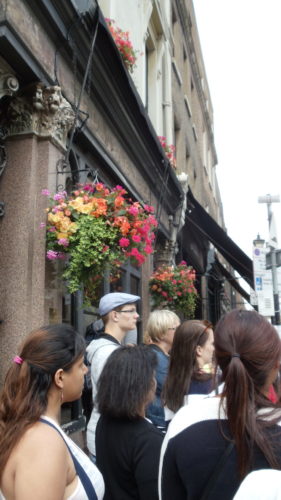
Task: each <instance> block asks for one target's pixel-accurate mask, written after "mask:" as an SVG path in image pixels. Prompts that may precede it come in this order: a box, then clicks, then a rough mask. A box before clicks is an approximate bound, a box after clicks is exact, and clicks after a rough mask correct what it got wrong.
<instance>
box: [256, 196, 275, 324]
mask: <svg viewBox="0 0 281 500" xmlns="http://www.w3.org/2000/svg"><path fill="white" fill-rule="evenodd" d="M258 202H259V203H266V204H267V214H268V226H269V236H270V240H269V247H270V257H271V272H272V285H273V298H274V311H275V324H276V325H280V305H279V293H278V279H277V266H276V250H277V248H278V243H277V234H276V229H275V224H274V216H273V213H272V210H271V204H272V203H280V196H279V195H274V196H272V195H270V194H267V195H265V196H259V197H258Z"/></svg>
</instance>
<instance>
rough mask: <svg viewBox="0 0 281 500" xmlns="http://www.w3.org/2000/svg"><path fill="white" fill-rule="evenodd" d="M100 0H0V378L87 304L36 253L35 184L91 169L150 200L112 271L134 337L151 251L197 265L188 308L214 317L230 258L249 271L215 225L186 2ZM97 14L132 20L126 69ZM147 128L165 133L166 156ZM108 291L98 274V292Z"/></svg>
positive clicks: (40, 243)
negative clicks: (130, 260)
mask: <svg viewBox="0 0 281 500" xmlns="http://www.w3.org/2000/svg"><path fill="white" fill-rule="evenodd" d="M99 6H100V8H99V7H98V5H97V4H96V2H95V1H94V0H85V1H78V0H60V1H56V0H47V1H44V2H43V1H41V0H0V41H1V43H0V233H1V239H0V241H1V253H0V276H1V284H0V287H1V290H0V296H1V312H0V320H1V324H0V352H1V358H2V360H3V362H2V366H1V382H3V378H4V374H5V372H6V370H7V368H8V366H9V363H10V360H11V359H12V357H13V355H14V354H15V353H16V352H17V346H18V345H19V342H20V341H21V339H22V338H23V337H24V336H25V334H26V333H27V332H29V331H30V330H31V329H32V328H35V327H38V326H40V325H42V324H47V323H50V322H61V321H65V322H70V323H72V324H73V325H74V326H75V327H76V328H78V329H79V330H80V331H81V332H84V331H85V328H86V326H87V324H89V323H90V322H91V321H93V319H94V318H95V317H96V316H95V312H96V306H97V304H93V307H92V308H89V309H85V308H84V309H83V307H82V294H81V293H80V292H78V293H76V294H75V295H71V296H70V295H69V293H68V292H67V290H66V288H65V285H64V283H63V282H62V281H61V279H60V273H59V267H58V266H59V264H56V265H53V264H52V263H46V260H45V233H44V229H43V230H42V228H40V223H41V222H42V221H44V209H45V208H46V199H45V198H44V197H43V196H41V191H42V190H43V189H49V190H50V191H52V192H54V191H55V190H57V189H58V188H61V187H62V188H65V187H66V188H69V186H72V185H75V183H79V182H80V183H82V182H85V181H87V180H90V181H91V180H95V179H99V180H100V181H102V182H104V183H105V184H106V185H108V186H109V187H114V186H115V185H117V184H121V185H122V186H123V187H124V188H125V189H126V190H127V191H128V193H129V195H130V196H131V197H132V198H133V199H134V200H136V201H143V202H145V203H148V204H150V205H153V206H154V207H155V211H156V216H157V219H158V222H159V228H158V231H157V238H156V244H155V253H154V255H153V256H151V257H150V258H149V259H148V260H147V261H146V263H145V264H144V265H143V266H142V267H141V268H135V267H134V266H131V265H130V264H128V265H126V266H124V268H123V269H122V280H121V282H120V283H119V286H120V289H122V290H123V291H127V292H132V293H137V294H140V295H141V296H142V306H141V308H142V309H141V311H140V312H141V318H142V319H141V322H140V324H139V338H141V336H142V332H143V330H144V328H145V323H146V319H147V317H148V314H149V311H150V303H149V294H148V279H149V276H150V275H151V273H152V271H153V269H154V268H155V266H157V265H158V264H160V263H167V264H173V263H177V262H179V261H180V260H182V259H184V260H186V262H187V263H188V264H190V265H192V266H193V267H194V268H195V269H196V272H197V283H196V285H197V288H198V290H199V296H200V300H199V301H198V307H197V311H196V315H197V317H205V318H209V319H211V320H212V321H216V320H217V319H218V317H219V316H220V314H221V313H222V312H223V311H224V310H227V309H230V308H232V307H235V305H237V303H239V302H241V299H240V292H241V293H242V294H243V290H239V288H238V289H237V280H236V279H235V276H234V272H233V268H234V269H236V270H237V271H238V272H240V273H241V272H244V271H243V269H244V268H245V269H246V270H245V272H244V275H245V274H247V272H246V271H247V270H248V274H247V276H248V280H249V282H250V281H251V272H250V271H249V269H248V268H249V265H250V264H251V263H250V262H248V261H247V259H244V258H245V256H244V255H242V253H241V251H239V249H238V247H237V248H236V246H235V249H233V245H232V242H231V240H230V239H229V238H228V237H227V236H226V233H225V226H224V220H223V211H222V204H221V199H220V193H219V188H218V183H217V179H216V170H215V169H216V163H217V158H216V151H215V145H214V135H213V111H212V105H211V97H210V92H209V89H208V83H207V76H206V74H205V69H204V62H203V56H202V54H201V49H200V42H199V37H198V32H197V27H196V19H195V15H194V10H193V5H192V1H191V0H190V1H189V0H186V1H184V0H143V1H139V2H135V1H134V0H128V1H127V2H126V8H124V9H123V8H120V4H119V5H118V6H117V2H116V1H113V0H112V1H110V0H101V1H100V2H99ZM105 18H110V19H114V21H115V22H116V25H117V26H120V28H122V30H125V31H129V32H130V37H131V40H132V43H133V46H134V48H135V49H136V50H137V54H138V58H137V64H136V67H135V68H134V71H133V73H132V74H130V73H129V72H128V70H127V68H126V66H125V65H124V63H123V61H122V58H121V56H120V53H119V51H118V49H117V47H116V44H115V42H114V40H113V38H112V36H111V34H110V32H109V29H108V23H107V22H106V21H105ZM159 136H161V137H163V136H164V137H165V138H166V141H167V144H172V145H174V146H175V148H176V153H175V154H176V165H177V166H176V169H175V168H174V167H173V165H172V164H171V162H170V161H169V160H168V158H167V156H166V154H165V151H164V150H163V148H162V146H161V143H160V141H159ZM201 211H202V212H201ZM205 219H206V220H205ZM203 220H204V223H203V222H202V221H203ZM210 228H211V231H210V232H209V229H210ZM227 238H228V240H230V241H228V240H227ZM227 244H229V247H227V248H228V250H227V251H225V247H226V246H227ZM235 251H236V254H235ZM239 252H240V253H239ZM234 254H235V256H234ZM243 259H244V261H243V265H244V268H243V269H242V271H241V268H239V266H238V265H236V264H237V262H238V261H239V262H240V263H241V260H243ZM242 267H243V266H242ZM110 290H111V288H110V284H109V282H108V280H107V279H106V278H105V280H104V290H103V291H105V292H107V291H110ZM237 293H238V294H239V296H238V298H237ZM244 296H245V295H244ZM246 298H247V297H246Z"/></svg>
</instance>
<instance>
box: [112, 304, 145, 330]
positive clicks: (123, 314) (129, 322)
mask: <svg viewBox="0 0 281 500" xmlns="http://www.w3.org/2000/svg"><path fill="white" fill-rule="evenodd" d="M115 313H116V314H117V317H118V322H119V326H120V328H121V329H122V330H124V331H129V330H134V329H135V328H136V323H137V319H138V318H139V314H138V313H137V308H136V304H124V305H123V306H122V308H121V310H120V311H115Z"/></svg>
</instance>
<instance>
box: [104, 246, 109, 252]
mask: <svg viewBox="0 0 281 500" xmlns="http://www.w3.org/2000/svg"><path fill="white" fill-rule="evenodd" d="M108 249H109V246H108V245H104V247H103V249H102V253H105V252H107V250H108Z"/></svg>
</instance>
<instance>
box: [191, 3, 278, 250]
mask: <svg viewBox="0 0 281 500" xmlns="http://www.w3.org/2000/svg"><path fill="white" fill-rule="evenodd" d="M193 3H194V9H195V14H196V21H197V27H198V31H199V38H200V42H201V49H202V53H203V59H204V64H205V70H206V73H207V80H208V84H209V89H210V93H211V100H212V105H213V109H214V137H215V147H216V151H217V156H218V164H217V166H216V172H217V178H218V182H219V187H220V193H221V198H222V202H223V209H224V219H225V224H226V227H227V232H228V235H229V236H230V238H232V239H233V240H234V241H235V243H236V244H237V245H238V246H239V247H240V248H241V249H242V250H243V251H244V252H245V253H246V254H247V255H249V257H252V246H253V243H252V242H253V240H254V239H255V238H256V236H257V234H258V233H259V234H260V236H261V237H262V238H263V239H265V240H268V239H269V231H268V221H267V206H266V204H260V203H258V197H259V196H264V195H266V194H268V193H269V194H271V195H278V194H279V195H280V196H281V28H280V26H281V0H267V1H266V2H265V1H264V0H193ZM272 209H273V212H274V216H275V222H276V228H277V237H278V244H279V248H280V246H281V203H274V204H272Z"/></svg>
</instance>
